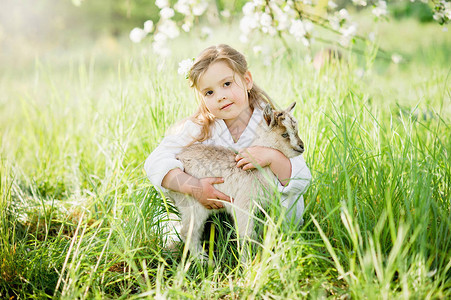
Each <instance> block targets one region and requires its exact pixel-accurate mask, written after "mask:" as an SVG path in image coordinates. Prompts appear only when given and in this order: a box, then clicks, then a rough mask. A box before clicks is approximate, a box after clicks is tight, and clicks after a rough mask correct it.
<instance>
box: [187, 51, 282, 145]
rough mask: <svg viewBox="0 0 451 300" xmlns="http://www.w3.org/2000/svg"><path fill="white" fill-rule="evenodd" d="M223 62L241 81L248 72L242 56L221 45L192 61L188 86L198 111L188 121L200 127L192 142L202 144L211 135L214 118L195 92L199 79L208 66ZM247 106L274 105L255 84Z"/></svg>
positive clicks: (261, 106) (252, 107)
mask: <svg viewBox="0 0 451 300" xmlns="http://www.w3.org/2000/svg"><path fill="white" fill-rule="evenodd" d="M218 61H223V62H225V63H226V64H227V65H228V66H229V68H230V69H232V70H233V71H234V73H236V74H238V75H239V76H240V77H241V78H242V79H243V78H244V75H245V74H246V72H247V71H248V69H247V61H246V58H245V57H244V55H243V54H241V53H240V52H238V51H236V50H235V49H233V48H232V47H230V46H228V45H225V44H221V45H217V46H211V47H208V48H206V49H205V50H204V51H202V52H201V53H200V54H199V56H198V57H197V58H196V60H195V61H194V64H193V66H192V67H191V69H190V72H189V78H188V79H189V81H190V86H191V87H192V88H195V89H196V91H197V92H196V96H197V97H196V98H197V100H198V101H199V109H198V110H197V111H196V112H195V113H194V115H192V116H191V117H190V119H191V120H192V121H193V122H194V123H196V124H199V125H200V126H202V128H201V133H200V134H199V136H198V137H196V138H195V140H194V141H193V143H194V142H196V141H197V142H203V141H205V140H206V139H208V138H209V137H210V135H211V130H210V126H211V124H212V123H213V122H214V120H215V116H214V115H213V114H211V113H210V112H209V111H208V108H207V106H206V105H205V102H204V101H203V100H202V95H201V94H200V92H199V91H198V90H197V88H198V86H197V85H198V83H199V79H200V77H201V76H202V75H203V74H204V73H205V71H206V70H207V69H208V67H209V66H210V65H212V64H213V63H215V62H218ZM248 99H249V106H250V108H251V109H254V108H255V107H258V108H260V109H262V108H263V106H264V104H266V103H269V104H270V105H271V106H272V107H273V108H274V104H273V102H272V100H271V98H270V97H269V96H268V94H266V93H265V91H263V90H262V89H261V88H259V87H258V86H257V85H256V84H255V83H254V84H253V85H252V89H251V90H249V92H248Z"/></svg>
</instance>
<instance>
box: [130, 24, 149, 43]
mask: <svg viewBox="0 0 451 300" xmlns="http://www.w3.org/2000/svg"><path fill="white" fill-rule="evenodd" d="M146 35H147V32H145V31H144V30H143V29H141V28H138V27H135V28H133V29H132V31H130V35H129V38H130V40H131V41H132V42H133V43H139V42H141V40H142V39H143V38H145V37H146Z"/></svg>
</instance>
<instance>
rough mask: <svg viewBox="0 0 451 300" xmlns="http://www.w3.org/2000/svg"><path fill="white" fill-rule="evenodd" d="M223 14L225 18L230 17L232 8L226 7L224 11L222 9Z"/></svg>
mask: <svg viewBox="0 0 451 300" xmlns="http://www.w3.org/2000/svg"><path fill="white" fill-rule="evenodd" d="M221 16H223V17H224V18H230V16H231V14H230V10H228V9H224V10H223V11H221Z"/></svg>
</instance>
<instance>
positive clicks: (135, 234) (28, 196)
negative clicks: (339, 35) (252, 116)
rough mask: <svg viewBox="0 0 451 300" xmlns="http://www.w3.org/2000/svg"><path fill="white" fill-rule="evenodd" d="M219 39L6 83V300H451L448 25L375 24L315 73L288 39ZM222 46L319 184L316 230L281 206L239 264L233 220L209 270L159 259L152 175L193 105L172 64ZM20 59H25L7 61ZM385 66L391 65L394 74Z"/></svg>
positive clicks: (76, 62)
mask: <svg viewBox="0 0 451 300" xmlns="http://www.w3.org/2000/svg"><path fill="white" fill-rule="evenodd" d="M229 30H232V32H233V30H234V28H231V29H230V28H224V29H223V30H219V32H218V33H217V34H215V35H214V37H211V38H209V39H207V40H201V39H199V38H196V37H192V36H184V37H181V38H179V39H178V40H176V41H174V42H173V43H172V44H171V46H172V50H173V55H172V56H171V57H169V58H165V59H159V58H157V57H155V56H154V55H153V53H152V51H151V46H150V44H148V43H147V44H146V43H145V42H144V43H143V44H139V45H132V44H131V43H130V41H129V40H128V39H126V38H121V39H118V40H116V39H113V38H111V37H103V38H101V39H98V40H97V41H95V42H92V41H89V40H87V41H83V42H80V43H79V44H76V45H74V46H72V47H70V48H66V49H61V48H58V47H55V48H53V50H50V51H48V52H46V53H43V54H41V55H39V56H30V57H15V58H14V59H12V60H10V59H9V60H8V61H6V60H5V61H2V65H3V67H2V70H1V71H0V72H1V73H0V75H1V77H0V90H1V91H2V93H1V95H0V133H1V148H0V149H1V152H0V153H1V154H0V155H1V162H0V176H1V181H0V194H1V198H0V274H1V279H0V298H10V299H11V297H12V299H20V298H51V297H56V298H63V299H73V298H82V299H85V298H99V299H103V298H132V299H134V298H155V299H165V298H171V299H172V298H176V299H178V298H182V299H239V298H251V299H254V298H255V299H298V298H313V299H316V298H328V297H330V298H339V299H350V298H357V299H360V298H366V299H396V298H402V299H411V298H414V299H441V298H442V299H445V298H450V297H451V207H450V203H451V199H450V198H451V159H450V153H451V139H450V136H451V127H450V124H451V123H450V120H451V83H450V82H451V78H450V77H451V76H450V72H451V69H450V66H451V56H450V51H449V49H451V35H450V34H449V32H444V31H442V29H441V28H440V26H438V25H437V24H426V25H425V24H419V23H417V22H415V21H412V20H404V21H401V22H390V23H382V24H381V25H380V26H379V28H378V30H379V39H380V40H379V45H380V47H381V48H383V49H384V51H386V53H388V54H387V55H388V57H390V53H395V52H396V53H399V54H401V55H402V56H403V57H404V60H403V61H402V62H401V63H400V64H394V63H392V62H390V60H389V59H388V60H387V59H386V58H387V56H386V55H385V56H384V54H383V53H382V54H381V53H380V54H379V55H377V56H376V54H375V49H373V48H371V47H367V46H366V45H365V44H360V45H356V48H357V46H358V47H359V48H360V49H361V50H363V53H360V54H359V53H356V52H347V51H343V54H344V59H343V60H342V62H341V63H339V64H337V65H331V66H326V67H325V68H323V69H322V70H320V71H318V70H316V69H314V68H313V66H312V64H311V63H310V62H308V61H306V59H305V57H306V55H312V56H313V55H314V52H315V51H316V50H317V49H315V48H314V49H313V52H312V53H309V52H307V51H306V50H305V49H303V48H301V47H299V46H297V45H296V43H295V42H294V41H290V45H291V46H292V47H291V52H284V51H280V49H281V43H280V41H278V40H276V39H274V40H268V39H267V38H266V39H262V41H263V43H264V45H265V46H268V47H270V49H272V51H271V53H272V61H271V62H270V64H269V65H265V64H264V63H263V62H264V58H265V57H264V56H263V54H256V53H254V52H253V51H252V46H253V45H242V44H237V43H236V37H234V36H233V35H230V34H229V32H230V31H229ZM220 42H225V43H229V44H231V45H232V46H234V47H236V48H238V49H239V50H240V51H242V52H243V53H245V54H246V56H247V57H248V60H249V64H250V70H251V71H252V72H253V76H254V80H255V81H256V82H257V83H258V84H259V85H260V86H262V87H265V90H266V91H267V92H268V93H269V94H270V95H271V96H272V97H273V99H274V100H275V101H276V102H277V104H278V105H280V106H281V107H285V106H287V105H288V104H289V103H291V102H293V101H296V102H297V106H296V108H295V111H294V114H295V116H296V117H297V119H298V121H299V129H300V132H299V134H300V137H301V138H302V139H303V141H304V143H305V146H306V151H305V153H304V157H305V159H306V161H307V164H308V165H309V167H310V169H311V171H312V176H313V180H312V184H311V186H310V188H309V189H308V191H307V193H306V194H305V195H304V197H305V204H306V210H305V214H304V219H305V223H304V225H303V226H302V227H301V228H294V227H290V226H285V225H284V223H283V222H281V219H280V218H279V210H278V207H277V199H274V203H275V205H274V207H272V209H271V210H270V211H268V213H267V214H266V215H262V216H259V218H260V221H259V223H260V225H259V232H260V235H259V238H258V240H256V241H255V244H256V245H258V246H255V247H253V248H252V249H251V251H252V256H251V257H252V258H251V260H250V261H249V262H248V263H247V264H242V263H241V262H240V260H239V258H237V251H236V249H234V247H233V240H234V236H233V232H232V231H230V230H226V229H227V227H228V225H227V220H226V221H224V220H221V218H217V219H214V220H213V224H214V225H212V226H211V227H212V228H213V229H212V230H211V231H210V232H209V235H207V238H208V239H210V241H213V240H214V239H216V243H215V244H214V243H209V244H208V247H209V248H210V250H213V248H214V250H215V251H210V259H211V261H214V264H213V263H210V264H207V265H201V264H199V263H197V262H196V261H195V260H193V258H191V257H190V256H189V254H188V253H187V251H186V249H184V248H183V247H181V248H180V249H178V250H177V251H175V252H168V251H166V250H165V249H164V248H163V247H162V243H163V241H164V236H162V234H161V227H162V226H161V225H162V224H163V223H164V221H165V220H164V219H162V217H161V216H162V215H164V213H165V211H166V208H167V207H166V206H165V203H166V199H165V198H164V197H163V196H162V195H161V193H160V192H159V191H157V190H156V189H155V188H154V187H153V186H152V185H151V184H150V183H149V182H148V180H147V178H146V175H145V173H144V170H143V164H144V160H145V159H146V157H147V156H148V154H149V153H150V152H151V151H152V149H154V148H155V147H156V146H157V145H158V143H159V141H160V140H161V138H162V137H163V136H164V133H165V131H166V130H167V129H168V128H169V127H170V126H171V125H172V124H174V123H175V122H177V120H180V119H182V118H184V117H187V116H189V115H190V114H191V113H193V112H194V110H195V107H196V102H195V99H194V96H193V93H192V92H191V91H190V90H189V88H188V84H187V82H186V80H185V79H184V78H183V76H181V75H179V74H177V67H178V66H177V65H178V62H179V61H181V60H182V59H186V58H189V57H194V56H196V55H197V53H198V52H200V51H201V50H202V49H203V48H205V47H206V46H209V45H211V44H217V43H220ZM13 54H14V53H13ZM384 57H385V58H384Z"/></svg>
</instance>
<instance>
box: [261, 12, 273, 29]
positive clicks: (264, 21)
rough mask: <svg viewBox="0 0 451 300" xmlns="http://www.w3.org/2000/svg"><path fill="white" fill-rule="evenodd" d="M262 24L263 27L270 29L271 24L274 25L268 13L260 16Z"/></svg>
mask: <svg viewBox="0 0 451 300" xmlns="http://www.w3.org/2000/svg"><path fill="white" fill-rule="evenodd" d="M260 24H261V25H262V26H263V27H269V26H271V24H272V18H271V16H270V15H269V14H267V13H263V14H261V16H260Z"/></svg>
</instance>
